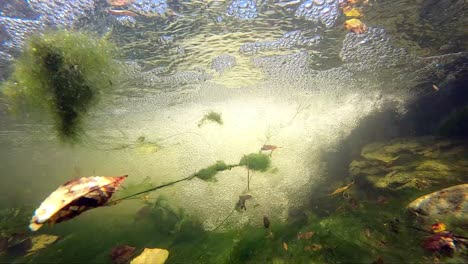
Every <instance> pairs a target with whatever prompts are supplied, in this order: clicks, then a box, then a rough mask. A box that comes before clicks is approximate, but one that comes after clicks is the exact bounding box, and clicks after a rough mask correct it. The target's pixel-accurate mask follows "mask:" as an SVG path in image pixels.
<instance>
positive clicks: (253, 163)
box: [239, 153, 271, 172]
mask: <svg viewBox="0 0 468 264" xmlns="http://www.w3.org/2000/svg"><path fill="white" fill-rule="evenodd" d="M270 164H271V159H270V157H269V156H268V155H265V154H262V153H252V154H249V155H245V156H244V157H242V159H241V161H240V162H239V165H241V166H247V168H249V169H250V170H253V171H262V172H265V171H266V170H267V169H268V168H269V167H270Z"/></svg>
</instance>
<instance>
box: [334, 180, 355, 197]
mask: <svg viewBox="0 0 468 264" xmlns="http://www.w3.org/2000/svg"><path fill="white" fill-rule="evenodd" d="M353 184H354V181H353V182H351V183H350V184H348V185H346V186H343V187H340V188H338V189H336V190H335V191H334V192H332V193H330V194H329V195H328V196H332V195H335V194H337V193H342V192H344V191H346V190H347V189H348V188H349V187H351V185H353Z"/></svg>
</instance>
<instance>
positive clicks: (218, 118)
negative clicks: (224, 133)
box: [198, 111, 224, 127]
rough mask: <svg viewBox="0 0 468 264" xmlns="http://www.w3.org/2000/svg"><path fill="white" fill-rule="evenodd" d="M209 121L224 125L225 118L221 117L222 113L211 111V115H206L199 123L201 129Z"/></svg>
mask: <svg viewBox="0 0 468 264" xmlns="http://www.w3.org/2000/svg"><path fill="white" fill-rule="evenodd" d="M207 121H209V122H213V123H217V124H219V125H223V124H224V122H223V118H222V117H221V113H217V112H214V111H210V112H209V113H207V114H205V115H204V116H203V118H202V119H201V120H200V121H199V122H198V126H199V127H201V126H202V125H204V124H205V122H207Z"/></svg>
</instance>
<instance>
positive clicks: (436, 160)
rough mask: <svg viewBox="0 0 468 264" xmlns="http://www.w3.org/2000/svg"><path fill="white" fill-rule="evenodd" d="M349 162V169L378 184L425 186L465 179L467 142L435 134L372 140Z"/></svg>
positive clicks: (402, 186) (380, 186) (397, 186)
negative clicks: (380, 140)
mask: <svg viewBox="0 0 468 264" xmlns="http://www.w3.org/2000/svg"><path fill="white" fill-rule="evenodd" d="M361 157H362V158H360V159H358V160H355V161H353V162H351V164H350V167H349V173H350V175H351V176H354V177H357V178H365V179H366V180H368V181H369V182H371V183H372V184H373V185H374V186H375V187H378V188H389V189H403V188H417V189H424V188H426V187H428V186H431V185H434V184H458V183H464V182H467V180H468V176H467V175H468V159H467V157H468V145H467V143H466V142H462V141H451V140H437V139H434V138H429V137H425V138H411V139H395V140H392V141H390V142H387V143H372V144H369V145H367V146H365V147H364V148H363V149H362V151H361Z"/></svg>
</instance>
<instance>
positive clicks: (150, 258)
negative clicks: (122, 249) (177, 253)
mask: <svg viewBox="0 0 468 264" xmlns="http://www.w3.org/2000/svg"><path fill="white" fill-rule="evenodd" d="M168 257H169V251H167V250H165V249H161V248H145V250H143V253H141V255H139V256H138V257H136V258H134V259H133V260H132V261H131V262H130V264H146V263H151V264H164V262H166V260H167V258H168Z"/></svg>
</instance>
